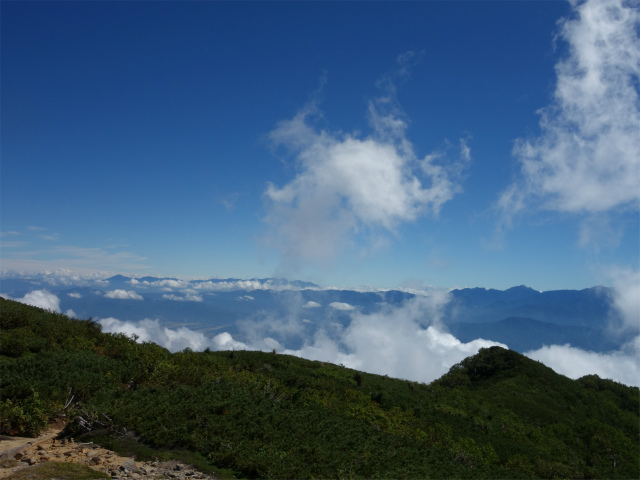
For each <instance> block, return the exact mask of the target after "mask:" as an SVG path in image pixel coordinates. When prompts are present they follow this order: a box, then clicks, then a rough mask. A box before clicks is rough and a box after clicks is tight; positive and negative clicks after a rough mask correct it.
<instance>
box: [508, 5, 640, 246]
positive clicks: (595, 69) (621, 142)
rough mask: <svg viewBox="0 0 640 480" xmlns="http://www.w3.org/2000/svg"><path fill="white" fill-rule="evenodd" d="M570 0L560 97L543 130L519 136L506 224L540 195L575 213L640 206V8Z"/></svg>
mask: <svg viewBox="0 0 640 480" xmlns="http://www.w3.org/2000/svg"><path fill="white" fill-rule="evenodd" d="M571 3H572V5H573V7H574V8H573V16H572V18H570V19H567V20H564V21H562V22H561V23H560V27H561V30H560V37H561V38H562V39H564V40H565V41H566V42H567V43H568V45H569V55H568V57H567V58H566V59H564V60H563V61H561V62H559V63H558V64H557V65H556V73H557V84H556V90H555V95H554V101H553V103H552V104H551V105H550V106H549V107H547V108H545V109H543V110H541V111H540V114H541V120H540V129H541V135H540V136H539V137H537V138H534V139H531V140H519V141H518V142H517V143H516V147H515V149H514V153H515V155H516V157H517V158H518V160H519V161H520V165H521V173H522V176H521V178H520V180H519V181H518V182H516V183H514V184H513V185H511V186H510V187H509V188H508V189H507V190H506V191H505V192H504V193H503V195H502V197H501V198H500V200H499V202H498V207H499V208H500V209H501V210H502V211H503V213H504V222H505V226H508V224H509V223H510V219H511V217H512V216H513V215H514V214H515V213H517V212H518V211H519V210H523V209H525V208H527V207H529V206H531V205H532V204H533V202H534V201H537V203H538V204H539V205H538V206H539V207H541V208H543V209H547V210H554V211H560V212H571V213H587V214H599V213H601V212H605V211H610V210H613V209H619V208H625V207H629V206H631V207H632V208H634V209H637V208H638V204H639V200H640V182H639V180H640V135H639V134H638V132H639V131H640V111H639V105H640V103H639V101H638V81H639V78H640V41H639V39H638V28H639V27H640V10H639V9H638V8H637V2H627V1H625V0H588V1H586V2H577V1H575V0H574V1H572V2H571ZM583 233H584V232H583ZM581 241H583V242H584V241H585V239H581Z"/></svg>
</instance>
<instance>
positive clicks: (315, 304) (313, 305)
mask: <svg viewBox="0 0 640 480" xmlns="http://www.w3.org/2000/svg"><path fill="white" fill-rule="evenodd" d="M321 306H322V305H320V304H319V303H318V302H314V301H312V300H309V301H308V302H307V303H305V304H304V305H303V306H302V308H318V307H321Z"/></svg>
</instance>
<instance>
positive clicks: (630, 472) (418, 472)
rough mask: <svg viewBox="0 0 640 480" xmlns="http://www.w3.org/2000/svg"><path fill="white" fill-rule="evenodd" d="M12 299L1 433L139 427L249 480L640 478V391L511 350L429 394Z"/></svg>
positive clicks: (113, 435) (0, 335)
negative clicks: (177, 342)
mask: <svg viewBox="0 0 640 480" xmlns="http://www.w3.org/2000/svg"><path fill="white" fill-rule="evenodd" d="M0 302H1V303H0V326H1V327H2V330H1V331H0V354H1V355H2V356H1V357H0V388H1V393H2V404H1V408H2V410H1V412H0V413H1V415H0V419H1V426H2V431H3V432H4V433H24V432H27V433H31V434H35V433H37V432H38V430H39V429H41V428H42V427H43V426H44V424H45V423H46V421H47V420H48V419H49V418H51V417H54V416H56V415H59V414H65V415H67V417H68V418H69V419H70V420H71V422H70V424H69V427H68V433H69V434H74V435H78V434H80V433H82V432H85V435H92V434H95V433H96V432H98V433H100V434H101V435H102V438H103V440H104V439H105V438H107V439H109V438H110V439H117V438H119V437H127V435H126V433H125V432H127V431H128V432H134V435H135V438H137V439H139V441H140V442H142V443H144V444H145V445H146V446H147V447H150V448H153V449H171V448H177V449H184V450H190V451H193V452H198V453H199V454H200V455H202V456H204V457H206V458H207V459H208V461H209V462H210V463H211V464H213V465H214V466H216V467H218V468H225V469H228V470H230V471H232V472H235V475H236V476H238V477H251V478H319V477H321V478H349V477H352V478H418V477H425V478H640V466H639V462H640V455H639V452H638V445H639V442H640V434H639V400H640V391H639V390H638V388H635V387H634V388H632V387H627V386H624V385H621V384H618V383H615V382H612V381H610V380H602V379H599V378H598V377H596V376H589V377H584V378H582V379H580V380H577V381H574V380H571V379H568V378H566V377H563V376H561V375H558V374H556V373H555V372H553V371H552V370H551V369H549V368H547V367H545V366H544V365H542V364H540V363H538V362H535V361H532V360H530V359H528V358H526V357H524V356H522V355H520V354H518V353H516V352H513V351H509V350H505V349H501V348H498V347H494V348H490V349H483V350H481V351H480V352H479V353H478V354H477V355H475V356H473V357H469V358H467V359H465V360H464V361H463V362H461V363H460V364H458V365H456V366H454V367H453V368H452V369H451V371H450V372H449V373H448V374H446V375H445V376H443V377H442V378H441V379H439V380H437V381H435V382H433V383H431V384H429V385H425V384H420V383H415V382H410V381H406V380H400V379H393V378H388V377H384V376H379V375H372V374H367V373H363V372H358V371H355V370H350V369H348V368H344V367H340V366H336V365H332V364H327V363H322V362H314V361H309V360H304V359H300V358H297V357H291V356H287V355H279V354H276V353H264V352H244V351H242V352H200V353H196V352H191V351H189V350H186V351H183V352H179V353H175V354H170V353H169V352H168V351H167V350H165V349H163V348H161V347H159V346H157V345H155V344H151V343H141V344H138V343H136V342H134V341H133V340H131V339H129V338H127V337H125V336H123V335H113V334H103V333H102V332H101V331H100V326H99V325H98V324H96V323H94V322H92V321H90V320H87V321H76V320H71V319H69V318H67V317H66V316H64V315H60V314H55V313H51V312H47V311H44V310H41V309H38V308H34V307H29V306H26V305H22V304H19V303H16V302H12V301H8V300H0ZM65 407H66V408H65ZM105 435H106V437H105ZM96 438H97V437H96ZM127 438H130V437H127Z"/></svg>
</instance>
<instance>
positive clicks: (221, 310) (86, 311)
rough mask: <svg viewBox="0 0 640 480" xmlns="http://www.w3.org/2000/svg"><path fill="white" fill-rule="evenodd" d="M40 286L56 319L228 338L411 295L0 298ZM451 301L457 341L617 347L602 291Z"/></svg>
mask: <svg viewBox="0 0 640 480" xmlns="http://www.w3.org/2000/svg"><path fill="white" fill-rule="evenodd" d="M40 289H47V290H48V291H50V292H52V293H54V294H56V295H57V296H58V297H59V299H60V309H61V310H62V312H63V313H64V312H67V311H71V312H73V314H74V315H75V316H76V317H78V318H89V317H92V318H94V319H95V318H107V317H114V318H117V319H119V320H127V321H139V320H142V319H145V318H151V319H159V320H160V321H161V322H163V324H166V325H167V326H169V327H177V326H186V327H188V328H191V329H194V330H198V331H201V332H203V333H206V334H213V333H214V332H219V331H221V330H224V331H228V332H230V333H231V334H233V335H234V338H235V335H237V334H238V329H237V322H239V321H242V320H246V319H255V318H258V317H264V316H270V317H273V318H278V317H286V316H291V315H296V316H297V317H298V318H299V319H300V320H303V321H304V322H305V325H306V327H305V328H307V329H308V331H307V333H312V332H313V330H314V328H317V327H318V326H320V325H323V324H325V323H326V322H329V321H330V322H337V323H339V324H342V325H347V324H348V323H349V322H350V321H351V314H352V313H353V312H361V313H363V314H371V313H375V312H377V311H380V310H381V309H382V308H384V307H385V306H389V305H391V306H400V305H402V304H403V303H404V302H406V301H407V300H409V299H411V298H413V297H414V296H415V295H414V294H413V293H408V292H405V291H400V290H391V291H382V290H381V291H356V290H338V289H323V288H321V287H320V286H318V285H315V284H313V283H310V282H302V281H289V280H286V279H275V278H262V279H258V278H254V279H236V278H226V279H215V278H214V279H208V280H180V279H177V278H169V277H167V278H157V277H150V276H148V277H142V278H132V277H126V276H123V275H116V276H113V277H110V278H107V279H103V280H96V281H84V282H82V283H78V282H76V283H73V282H69V281H67V280H65V281H56V280H55V279H48V278H41V277H33V278H26V277H4V278H0V293H2V294H4V295H7V296H9V297H11V298H20V297H23V296H24V295H25V294H27V293H28V292H30V291H33V290H40ZM450 298H451V300H450V302H449V303H448V304H447V305H446V307H445V308H444V311H443V316H442V322H443V323H444V324H445V325H446V326H447V327H448V328H449V330H450V332H451V333H452V334H453V335H455V336H456V337H457V338H458V339H459V340H461V341H463V342H468V341H471V340H473V339H477V338H484V339H486V340H493V341H497V342H502V343H505V344H507V345H508V346H509V347H510V348H512V349H514V350H516V351H519V352H526V351H529V350H534V349H538V348H540V347H542V346H543V345H552V344H571V345H572V346H575V347H579V348H581V349H585V350H592V351H595V352H607V351H611V350H614V349H616V348H619V347H620V345H621V344H622V343H623V342H622V340H621V339H616V338H614V337H611V336H609V335H608V334H607V330H606V327H607V324H608V322H609V321H610V319H611V318H612V316H613V315H614V314H615V312H614V310H613V309H612V306H611V298H612V292H611V289H609V288H606V287H594V288H588V289H584V290H557V291H547V292H539V291H537V290H534V289H532V288H529V287H526V286H518V287H513V288H510V289H507V290H504V291H502V290H493V289H484V288H464V289H457V290H452V291H451V292H450ZM240 340H242V338H240ZM293 342H294V343H295V340H294V341H293ZM297 347H298V345H295V344H294V345H291V346H290V348H297Z"/></svg>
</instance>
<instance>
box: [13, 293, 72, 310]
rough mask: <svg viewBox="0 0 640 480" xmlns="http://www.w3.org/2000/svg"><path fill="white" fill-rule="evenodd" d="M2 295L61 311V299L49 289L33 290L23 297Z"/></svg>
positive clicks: (17, 300) (28, 303) (35, 305)
mask: <svg viewBox="0 0 640 480" xmlns="http://www.w3.org/2000/svg"><path fill="white" fill-rule="evenodd" d="M0 296H1V297H2V298H6V299H8V300H15V301H16V302H20V303H24V304H27V305H31V306H34V307H40V308H45V309H47V310H52V311H54V312H56V313H61V310H60V299H59V298H58V296H57V295H56V294H54V293H51V292H50V291H48V290H33V291H32V292H29V293H27V294H26V295H25V296H24V297H22V298H11V297H9V296H8V295H0Z"/></svg>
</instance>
